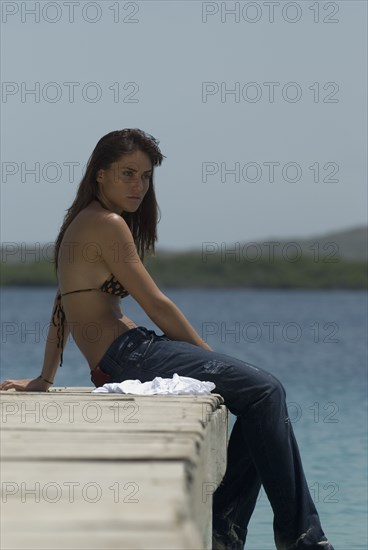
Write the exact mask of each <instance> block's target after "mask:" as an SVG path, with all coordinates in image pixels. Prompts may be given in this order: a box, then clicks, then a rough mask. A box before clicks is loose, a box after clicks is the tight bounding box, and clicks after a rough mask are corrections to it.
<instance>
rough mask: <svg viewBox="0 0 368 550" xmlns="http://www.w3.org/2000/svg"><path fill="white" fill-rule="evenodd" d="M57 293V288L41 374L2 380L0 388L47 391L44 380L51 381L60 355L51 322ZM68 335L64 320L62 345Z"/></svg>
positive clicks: (47, 385)
mask: <svg viewBox="0 0 368 550" xmlns="http://www.w3.org/2000/svg"><path fill="white" fill-rule="evenodd" d="M58 294H59V289H58V290H57V293H56V296H55V300H54V304H53V306H52V312H51V321H50V326H49V330H48V334H47V339H46V345H45V353H44V359H43V367H42V371H41V375H40V376H38V377H37V378H34V379H24V380H4V382H3V383H1V384H0V390H10V389H15V390H17V391H47V390H48V389H49V387H50V386H51V384H50V383H48V382H46V380H48V381H49V382H53V380H54V378H55V374H56V371H57V368H58V364H59V361H60V356H61V349H60V348H58V347H57V341H58V339H57V327H55V326H54V325H53V322H52V319H53V312H54V310H55V306H56V303H57V296H58ZM68 335H69V327H68V324H67V323H66V322H65V324H64V341H63V346H65V344H66V341H67V338H68Z"/></svg>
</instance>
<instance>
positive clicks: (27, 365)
mask: <svg viewBox="0 0 368 550" xmlns="http://www.w3.org/2000/svg"><path fill="white" fill-rule="evenodd" d="M165 293H166V294H167V296H169V298H171V299H172V300H173V301H174V302H175V303H176V304H177V305H178V306H179V307H180V308H181V310H182V311H183V312H184V314H185V315H186V316H187V318H188V319H189V320H190V322H191V323H192V325H193V326H194V327H195V328H196V330H197V331H198V332H199V334H200V335H201V336H202V338H204V339H205V340H206V341H207V342H208V343H209V345H210V346H211V347H212V348H213V349H214V350H215V351H218V352H221V353H226V354H228V355H232V356H234V357H238V358H239V359H243V360H245V361H248V362H250V363H252V364H254V365H257V366H259V367H262V368H264V369H266V370H268V371H270V372H272V373H273V374H274V375H275V376H276V377H277V378H279V379H280V380H281V381H282V383H283V385H284V387H285V389H286V392H287V404H288V408H289V416H290V418H291V421H292V422H293V428H294V431H295V435H296V438H297V441H298V444H299V448H300V452H301V456H302V460H303V465H304V470H305V474H306V477H307V481H308V485H309V488H310V491H311V494H312V497H313V499H314V501H315V503H316V507H317V510H318V512H319V515H320V517H321V522H322V527H323V529H324V531H325V533H326V535H327V537H328V538H329V539H330V540H331V542H332V543H333V545H334V546H335V549H336V550H367V548H368V542H367V296H366V293H365V292H361V291H309V290H308V291H307V290H305V291H303V290H295V291H289V290H251V289H245V290H239V289H237V290H230V289H228V290H227V289H221V290H208V289H196V290H193V289H180V290H174V289H166V290H165ZM54 295H55V290H54V289H50V288H2V289H1V327H2V344H1V376H0V379H1V380H4V379H8V378H32V377H35V376H37V375H39V373H40V371H41V368H42V361H43V353H44V345H45V340H46V337H47V328H48V324H49V322H50V317H51V307H52V303H53V299H54ZM122 306H124V310H125V313H126V314H127V315H128V317H131V318H132V319H133V320H135V322H136V323H137V324H138V325H144V326H147V327H148V328H151V329H154V330H156V332H157V333H158V334H160V333H162V331H160V329H159V328H158V327H156V326H155V325H154V324H153V323H152V321H150V319H149V318H147V316H146V315H145V313H144V312H143V311H142V310H141V309H140V307H139V306H138V305H137V304H136V303H135V302H134V300H133V299H132V298H131V297H128V298H126V299H124V301H123V302H122ZM56 384H57V385H68V386H86V385H90V384H91V382H90V378H89V369H88V365H87V364H86V362H85V360H84V359H83V357H82V356H81V354H80V352H79V351H78V349H77V347H76V346H75V344H74V342H73V341H72V340H71V339H69V342H68V344H67V346H66V349H65V354H64V364H63V367H62V368H60V369H59V370H58V373H57V377H56ZM231 421H232V424H231V425H233V422H234V417H232V418H231ZM272 518H273V516H272V510H271V507H270V504H269V502H268V500H267V497H266V495H265V493H264V491H263V490H261V492H260V495H259V498H258V501H257V506H256V509H255V511H254V514H253V516H252V519H251V521H250V524H249V534H248V539H247V544H246V548H247V549H249V550H273V549H274V547H275V546H274V543H273V531H272Z"/></svg>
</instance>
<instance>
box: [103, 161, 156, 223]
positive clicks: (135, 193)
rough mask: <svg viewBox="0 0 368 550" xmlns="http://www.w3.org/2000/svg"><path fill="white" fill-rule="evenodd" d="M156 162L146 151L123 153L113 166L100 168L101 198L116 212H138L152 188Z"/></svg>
mask: <svg viewBox="0 0 368 550" xmlns="http://www.w3.org/2000/svg"><path fill="white" fill-rule="evenodd" d="M151 175H152V163H151V160H150V158H149V156H148V155H147V154H146V153H143V152H142V151H135V152H134V153H129V154H126V155H123V156H122V157H121V158H120V159H119V160H118V161H116V162H114V163H112V165H111V166H110V168H108V169H106V170H103V169H101V170H99V171H98V173H97V182H98V185H99V198H100V199H101V201H102V202H103V203H104V204H105V205H106V206H107V207H108V208H109V209H110V210H112V211H113V212H116V213H117V214H121V213H122V212H135V211H136V210H137V209H138V207H139V206H140V204H141V202H142V200H143V199H144V196H145V194H146V193H147V191H148V188H149V182H150V178H151Z"/></svg>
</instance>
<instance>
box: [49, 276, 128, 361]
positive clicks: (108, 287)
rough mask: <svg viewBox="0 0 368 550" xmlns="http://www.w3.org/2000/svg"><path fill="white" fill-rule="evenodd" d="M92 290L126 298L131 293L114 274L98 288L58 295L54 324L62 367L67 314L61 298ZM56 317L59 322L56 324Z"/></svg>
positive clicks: (53, 318) (53, 316) (82, 289)
mask: <svg viewBox="0 0 368 550" xmlns="http://www.w3.org/2000/svg"><path fill="white" fill-rule="evenodd" d="M91 290H100V291H101V292H107V293H108V294H112V295H113V296H121V298H125V297H126V296H128V295H129V292H128V291H127V290H125V288H124V287H123V285H122V284H121V283H120V282H119V281H118V280H117V278H116V277H114V275H113V273H111V275H109V277H108V278H107V279H106V281H104V282H103V283H102V285H101V286H99V287H97V288H81V289H80V290H71V291H70V292H64V294H60V293H59V294H58V295H57V298H56V305H55V309H54V312H53V314H52V324H53V325H54V327H57V345H56V346H57V348H60V349H61V355H60V365H59V366H60V367H61V366H62V364H63V347H64V326H65V313H64V309H63V306H62V303H61V298H62V297H63V296H67V295H68V294H76V293H78V292H90V291H91ZM55 316H56V319H57V321H56V322H55Z"/></svg>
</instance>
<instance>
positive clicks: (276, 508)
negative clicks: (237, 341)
mask: <svg viewBox="0 0 368 550" xmlns="http://www.w3.org/2000/svg"><path fill="white" fill-rule="evenodd" d="M175 373H177V374H179V375H180V376H189V377H192V378H196V379H197V380H202V381H210V382H214V383H215V385H216V388H215V389H214V390H213V393H218V394H220V395H221V396H222V397H223V398H224V402H225V405H226V406H227V408H228V409H229V411H230V412H231V413H233V414H234V415H235V416H236V417H237V419H236V422H235V424H234V427H233V429H232V432H231V436H230V439H229V444H228V449H227V459H228V460H227V469H226V473H225V475H224V478H223V480H222V482H221V484H220V486H219V487H218V488H217V490H216V491H215V493H214V495H213V548H214V549H219V550H220V549H224V550H225V549H226V550H242V549H243V547H244V544H245V540H246V536H247V526H248V522H249V520H250V517H251V515H252V513H253V510H254V507H255V504H256V500H257V497H258V494H259V491H260V488H261V485H263V487H264V490H265V492H266V494H267V497H268V499H269V501H270V503H271V506H272V509H273V513H274V521H273V528H274V537H275V544H276V548H277V549H278V550H297V549H298V550H299V549H300V550H301V549H305V550H307V549H308V550H312V549H314V550H321V549H322V550H333V547H332V546H331V545H330V544H329V543H328V542H327V539H326V537H325V536H324V533H323V530H322V527H321V524H320V520H319V516H318V513H317V510H316V508H315V505H314V503H313V501H312V498H311V495H310V492H309V489H308V486H307V482H306V479H305V476H304V472H303V466H302V462H301V458H300V455H299V450H298V445H297V442H296V440H295V436H294V432H293V428H292V424H291V422H290V419H289V416H288V411H287V406H286V402H285V390H284V387H283V386H282V384H281V383H280V382H279V380H278V379H277V378H275V377H274V376H273V375H272V374H270V373H268V372H266V371H265V370H262V369H261V368H258V367H256V366H255V365H252V364H250V363H246V362H244V361H241V360H239V359H235V358H233V357H230V356H228V355H224V354H221V353H216V352H213V351H207V350H205V349H203V348H201V347H199V346H195V345H193V344H189V343H187V342H181V341H176V340H170V339H169V338H167V337H166V336H165V335H164V334H163V335H161V336H159V335H157V334H156V333H155V331H153V330H148V329H146V328H145V327H137V328H134V329H130V330H128V331H127V332H125V333H124V334H122V335H121V336H119V337H118V338H117V339H116V340H115V341H114V342H113V343H112V344H111V346H110V347H109V349H108V350H107V351H106V353H105V355H104V356H103V358H102V360H101V361H100V363H99V365H98V367H97V368H96V369H95V370H94V371H93V372H92V375H91V380H92V381H93V382H94V383H95V385H96V386H98V385H101V383H106V382H122V381H123V380H130V379H133V380H136V379H139V380H140V381H141V382H146V381H149V380H153V378H155V377H156V376H161V377H162V378H171V377H172V376H173V375H174V374H175Z"/></svg>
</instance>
